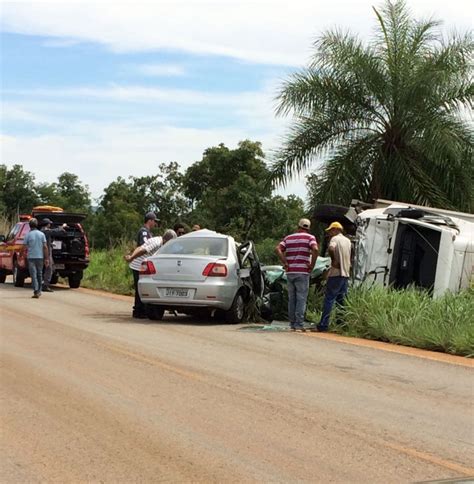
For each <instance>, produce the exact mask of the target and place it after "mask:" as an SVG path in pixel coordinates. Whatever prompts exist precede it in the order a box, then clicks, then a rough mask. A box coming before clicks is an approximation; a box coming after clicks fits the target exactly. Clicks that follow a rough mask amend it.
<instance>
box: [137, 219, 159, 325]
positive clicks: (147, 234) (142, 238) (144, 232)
mask: <svg viewBox="0 0 474 484" xmlns="http://www.w3.org/2000/svg"><path fill="white" fill-rule="evenodd" d="M157 224H158V218H157V216H156V214H155V213H154V212H148V213H146V214H145V222H144V224H143V226H142V227H141V228H140V230H139V231H138V234H137V239H136V242H137V247H141V246H142V245H143V244H144V243H145V242H146V241H147V240H149V239H151V238H152V235H151V229H152V228H153V227H156V225H157ZM131 269H132V273H133V287H134V288H135V304H134V305H133V312H132V316H133V317H134V318H139V319H145V318H146V317H147V315H146V311H145V305H144V304H143V303H142V300H141V299H140V294H139V293H138V278H139V277H140V267H139V266H136V265H135V266H133V267H131Z"/></svg>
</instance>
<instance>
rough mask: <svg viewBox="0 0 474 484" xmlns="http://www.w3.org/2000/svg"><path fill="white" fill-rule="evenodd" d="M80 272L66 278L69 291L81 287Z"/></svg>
mask: <svg viewBox="0 0 474 484" xmlns="http://www.w3.org/2000/svg"><path fill="white" fill-rule="evenodd" d="M81 280H82V272H75V273H74V274H71V275H70V276H69V277H68V281H69V287H70V288H71V289H77V288H78V287H79V286H80V285H81Z"/></svg>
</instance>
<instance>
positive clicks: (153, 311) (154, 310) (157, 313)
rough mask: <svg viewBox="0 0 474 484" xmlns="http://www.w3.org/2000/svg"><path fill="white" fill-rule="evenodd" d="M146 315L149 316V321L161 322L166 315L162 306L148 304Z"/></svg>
mask: <svg viewBox="0 0 474 484" xmlns="http://www.w3.org/2000/svg"><path fill="white" fill-rule="evenodd" d="M146 314H147V316H148V319H151V320H152V321H161V320H162V319H163V315H164V314H165V309H164V308H162V307H161V306H156V305H154V304H148V305H147V308H146Z"/></svg>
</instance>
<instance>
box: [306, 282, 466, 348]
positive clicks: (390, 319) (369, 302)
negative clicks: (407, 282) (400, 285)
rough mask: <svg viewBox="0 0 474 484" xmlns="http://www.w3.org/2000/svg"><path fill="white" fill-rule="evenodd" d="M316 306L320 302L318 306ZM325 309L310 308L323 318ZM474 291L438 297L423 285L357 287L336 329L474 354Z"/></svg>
mask: <svg viewBox="0 0 474 484" xmlns="http://www.w3.org/2000/svg"><path fill="white" fill-rule="evenodd" d="M313 308H314V306H313ZM319 314H320V313H319V312H317V311H314V309H313V312H310V317H312V318H313V319H314V320H316V321H317V318H318V317H319ZM473 314H474V290H472V289H471V290H468V291H464V292H462V293H459V294H450V293H449V294H446V295H444V296H442V297H440V298H436V299H433V298H432V297H431V296H430V295H429V294H428V293H427V292H425V291H420V290H417V289H406V290H401V291H396V290H386V289H384V288H381V287H372V288H352V289H351V290H350V292H349V296H348V298H347V301H346V306H345V309H344V312H343V314H342V319H343V320H344V324H342V325H336V324H335V322H334V317H335V315H333V322H332V325H331V328H330V329H331V331H334V332H337V333H340V334H343V335H346V336H355V337H359V338H366V339H373V340H377V341H386V342H390V343H395V344H400V345H405V346H413V347H415V348H422V349H426V350H432V351H441V352H445V353H451V354H454V355H459V356H468V357H471V358H472V357H474V324H473V320H472V315H473Z"/></svg>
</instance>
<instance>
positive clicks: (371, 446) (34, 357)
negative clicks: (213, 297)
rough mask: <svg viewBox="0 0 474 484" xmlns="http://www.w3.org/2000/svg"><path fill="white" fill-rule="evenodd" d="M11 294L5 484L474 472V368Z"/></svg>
mask: <svg viewBox="0 0 474 484" xmlns="http://www.w3.org/2000/svg"><path fill="white" fill-rule="evenodd" d="M30 296H31V291H30V290H29V289H26V288H25V289H20V288H14V287H13V286H12V285H11V284H1V285H0V320H1V326H0V327H1V373H0V375H1V380H0V382H1V464H0V466H1V467H0V476H1V477H0V478H1V481H2V482H6V483H10V482H39V481H42V482H79V481H89V482H159V481H172V482H184V481H194V482H196V481H200V482H228V481H234V482H235V481H246V482H253V481H265V482H270V481H271V482H296V481H308V482H384V483H385V482H417V481H424V480H431V479H441V478H449V477H462V476H466V475H469V474H471V475H474V469H473V468H474V458H473V456H474V452H473V447H474V445H473V444H474V413H473V409H474V407H473V381H474V380H473V368H472V367H468V366H463V365H462V364H461V365H459V364H451V363H447V362H443V361H434V360H431V359H424V358H419V357H416V356H410V355H404V354H398V353H393V352H387V351H382V350H380V349H374V348H370V347H359V346H355V345H350V344H345V343H341V342H338V341H332V340H330V339H327V338H323V337H320V336H319V335H313V334H311V335H309V334H295V333H287V332H270V331H266V332H253V331H244V330H241V329H239V328H241V326H235V325H225V324H207V323H206V322H200V323H197V322H195V321H192V320H190V319H189V318H185V317H175V316H172V315H169V316H167V317H166V318H165V321H163V322H153V323H149V322H147V321H136V320H132V319H131V317H130V313H131V310H130V300H129V299H127V298H120V297H115V298H114V297H111V296H106V295H102V294H92V293H91V292H86V291H81V290H69V289H59V290H57V291H56V292H55V293H54V294H44V295H43V296H42V297H41V299H39V300H32V299H31V298H30Z"/></svg>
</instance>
